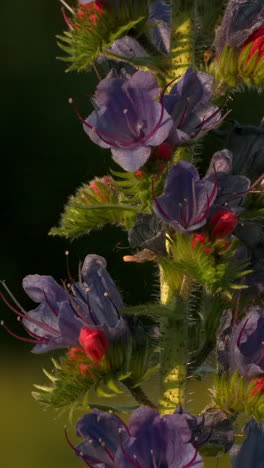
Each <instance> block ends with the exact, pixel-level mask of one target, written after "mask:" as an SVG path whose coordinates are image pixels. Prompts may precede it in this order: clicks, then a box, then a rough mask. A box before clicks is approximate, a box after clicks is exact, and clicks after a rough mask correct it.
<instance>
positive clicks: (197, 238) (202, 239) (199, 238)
mask: <svg viewBox="0 0 264 468" xmlns="http://www.w3.org/2000/svg"><path fill="white" fill-rule="evenodd" d="M207 241H208V239H207V237H206V235H205V234H203V233H200V234H194V235H193V240H192V249H195V246H196V245H197V244H200V245H201V244H205V243H206V242H207ZM204 251H205V253H206V255H209V253H211V252H212V248H211V247H207V246H205V247H204Z"/></svg>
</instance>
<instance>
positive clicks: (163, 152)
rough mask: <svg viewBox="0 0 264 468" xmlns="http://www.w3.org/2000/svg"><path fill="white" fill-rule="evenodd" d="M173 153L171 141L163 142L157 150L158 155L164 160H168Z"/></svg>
mask: <svg viewBox="0 0 264 468" xmlns="http://www.w3.org/2000/svg"><path fill="white" fill-rule="evenodd" d="M172 154H173V145H171V144H169V143H161V145H159V147H158V148H157V150H156V151H155V155H156V156H160V159H162V160H163V161H168V160H169V159H170V157H171V156H172Z"/></svg>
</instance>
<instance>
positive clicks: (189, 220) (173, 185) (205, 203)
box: [153, 161, 217, 233]
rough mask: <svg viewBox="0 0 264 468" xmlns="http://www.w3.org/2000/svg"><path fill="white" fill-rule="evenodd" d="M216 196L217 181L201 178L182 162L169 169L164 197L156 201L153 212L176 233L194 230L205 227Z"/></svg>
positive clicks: (191, 167) (188, 164) (189, 165)
mask: <svg viewBox="0 0 264 468" xmlns="http://www.w3.org/2000/svg"><path fill="white" fill-rule="evenodd" d="M216 194H217V183H216V180H215V181H211V180H209V179H200V176H199V173H198V171H197V169H196V168H195V167H194V166H193V165H192V164H191V163H189V162H187V161H180V162H179V163H178V164H176V165H175V166H172V167H171V168H170V170H169V172H168V177H167V179H166V183H165V191H164V194H163V195H161V196H160V197H157V198H156V199H155V200H154V203H153V210H154V211H155V213H156V214H157V215H158V216H159V217H160V218H162V219H163V220H164V221H166V222H167V223H169V224H171V225H172V226H173V227H174V229H175V230H176V231H179V232H183V233H184V232H190V231H194V230H196V229H198V228H200V227H201V226H203V225H204V224H206V222H207V217H208V213H209V210H210V208H211V206H212V204H213V203H214V200H215V197H216Z"/></svg>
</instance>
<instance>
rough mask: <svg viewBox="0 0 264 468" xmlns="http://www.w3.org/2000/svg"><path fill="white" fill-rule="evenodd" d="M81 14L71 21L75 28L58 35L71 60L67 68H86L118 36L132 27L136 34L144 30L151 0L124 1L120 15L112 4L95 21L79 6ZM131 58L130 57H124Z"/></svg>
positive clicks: (65, 59)
mask: <svg viewBox="0 0 264 468" xmlns="http://www.w3.org/2000/svg"><path fill="white" fill-rule="evenodd" d="M80 10H81V15H80V14H78V13H77V14H75V15H74V16H73V18H72V20H71V23H72V28H73V29H72V30H71V31H66V32H65V33H64V35H60V36H58V40H59V42H58V45H59V47H60V48H61V49H62V50H64V51H65V52H66V53H67V54H68V57H65V58H62V60H64V61H67V62H70V63H71V65H70V67H69V69H68V70H77V71H82V70H87V69H88V68H90V67H91V66H92V64H93V62H94V61H95V60H96V59H97V58H98V57H99V56H100V55H104V56H105V55H107V49H109V47H110V46H111V45H112V44H113V42H114V41H115V40H116V39H119V38H121V37H123V36H124V35H126V34H127V33H128V32H130V31H131V30H132V31H133V32H134V33H135V32H136V31H137V30H138V31H141V32H142V31H144V24H145V23H146V20H147V17H148V2H147V1H146V0H142V2H137V3H135V2H134V1H132V0H128V1H126V2H121V3H120V5H119V7H118V14H117V12H116V11H115V9H114V8H113V7H111V5H109V7H108V8H107V12H105V13H103V14H98V15H97V19H96V21H95V22H92V21H91V19H90V15H91V13H90V11H89V10H88V11H87V10H86V9H85V8H84V7H81V6H79V8H78V11H80ZM125 60H127V61H131V57H127V59H125Z"/></svg>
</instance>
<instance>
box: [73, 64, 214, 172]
mask: <svg viewBox="0 0 264 468" xmlns="http://www.w3.org/2000/svg"><path fill="white" fill-rule="evenodd" d="M213 89H214V80H213V77H212V76H210V75H209V74H207V73H201V72H198V73H197V72H195V71H194V70H193V69H192V68H189V69H188V70H187V72H186V73H185V75H184V76H183V77H182V78H181V79H180V80H179V81H178V82H177V83H176V84H175V85H174V86H173V87H172V89H171V91H170V93H169V94H166V93H165V91H166V89H165V90H164V91H163V92H162V93H161V90H160V88H159V86H158V83H157V81H156V79H155V77H154V75H152V74H151V73H149V72H142V71H137V72H135V73H134V74H132V76H129V75H126V76H125V77H114V76H113V75H112V74H110V75H109V76H107V77H106V78H105V79H103V80H102V81H101V82H100V83H99V84H98V86H97V88H96V92H95V95H94V98H93V104H94V106H95V110H94V112H93V113H92V114H91V115H90V116H89V117H88V118H87V119H86V120H85V121H84V120H83V119H82V120H83V124H84V130H85V132H86V133H87V134H88V135H89V137H90V138H91V140H92V141H93V142H94V143H96V144H98V145H99V146H101V147H102V148H111V151H112V156H113V159H114V160H115V161H116V162H117V163H118V164H119V165H120V166H121V167H122V168H123V169H125V170H126V171H130V172H133V171H137V170H138V169H139V168H140V167H142V166H143V165H144V164H145V162H146V161H147V160H148V159H149V157H150V155H151V149H152V147H159V148H160V145H161V144H169V145H173V146H175V145H179V144H182V143H186V142H189V141H190V140H192V139H194V138H195V137H197V136H198V135H203V134H204V133H206V132H208V131H209V130H211V129H212V128H214V127H215V126H216V125H218V124H219V123H220V121H221V111H220V109H219V108H218V107H217V106H215V105H213V104H211V103H210V98H211V97H212V94H213Z"/></svg>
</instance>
